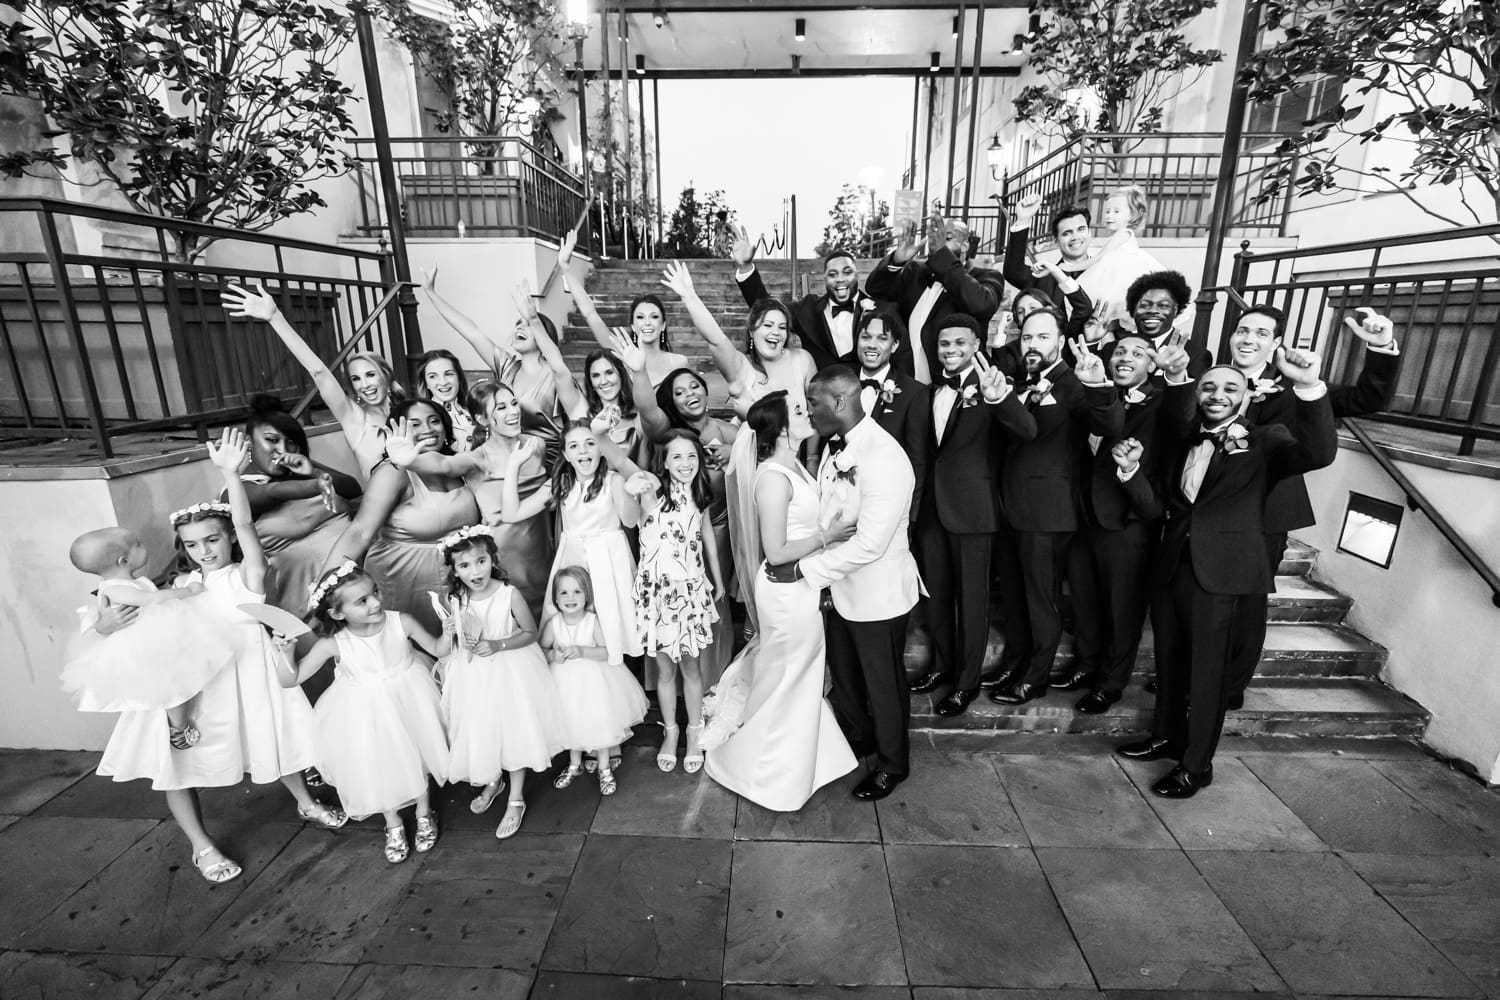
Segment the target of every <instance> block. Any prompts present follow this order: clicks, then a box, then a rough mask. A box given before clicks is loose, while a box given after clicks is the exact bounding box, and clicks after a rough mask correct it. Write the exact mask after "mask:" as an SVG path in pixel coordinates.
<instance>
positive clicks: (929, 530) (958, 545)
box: [912, 313, 1036, 716]
mask: <svg viewBox="0 0 1500 1000" xmlns="http://www.w3.org/2000/svg"><path fill="white" fill-rule="evenodd" d="M982 337H983V333H982V332H981V328H980V325H979V323H978V322H977V321H976V320H975V319H974V318H973V317H971V316H965V315H963V314H962V313H953V314H950V315H949V316H948V317H946V318H945V319H944V320H943V323H942V326H941V328H940V329H939V330H938V333H937V356H938V361H939V363H940V364H941V366H942V368H941V372H942V374H941V375H940V376H939V377H938V378H937V380H936V381H935V382H934V383H933V385H932V386H931V388H930V390H929V391H928V392H927V393H926V394H925V396H926V403H927V408H928V411H929V412H930V414H931V417H932V423H931V427H932V432H931V433H930V434H929V435H928V438H927V484H926V486H925V487H924V488H923V490H922V507H921V511H920V513H919V514H918V515H917V557H918V561H919V565H920V566H921V567H922V580H923V582H924V583H926V585H927V595H928V599H927V605H926V607H927V632H928V636H929V638H930V639H931V643H932V665H931V667H930V668H929V669H928V671H927V673H926V674H924V675H922V676H921V677H919V678H918V679H917V680H916V681H915V682H913V684H912V690H913V691H931V690H933V689H934V688H936V687H939V686H941V685H944V684H951V685H952V690H951V691H950V692H949V693H948V694H947V696H946V697H944V698H943V699H942V700H941V701H939V702H938V704H937V709H936V711H937V713H938V714H939V715H943V716H954V715H960V714H962V713H963V712H964V711H965V710H966V709H967V708H968V707H969V703H970V702H972V701H973V700H974V698H975V697H977V696H978V694H979V675H980V671H981V670H982V669H983V668H984V651H985V645H986V643H987V642H988V639H989V627H990V626H989V610H990V608H989V605H990V550H991V548H992V545H993V539H994V533H995V531H996V530H997V529H998V528H999V527H1000V505H999V458H1000V452H1001V449H1002V448H1003V447H1004V446H1005V443H1006V442H1008V441H1013V440H1014V441H1027V440H1030V439H1031V438H1032V436H1033V435H1035V433H1036V421H1035V419H1034V418H1033V417H1032V415H1031V414H1030V413H1028V412H1027V411H1026V409H1025V408H1024V407H1023V406H1022V405H1021V404H1020V402H1019V401H1018V400H1017V399H1016V394H1015V393H1014V392H1013V391H1012V390H1011V385H1010V382H1009V381H1008V380H1007V379H1006V377H1005V375H1004V374H1003V373H1002V372H1001V371H1000V370H999V369H998V368H995V367H993V366H991V365H990V363H989V362H988V361H987V360H986V359H985V357H984V355H983V354H981V353H980V352H979V344H980V340H981V338H982Z"/></svg>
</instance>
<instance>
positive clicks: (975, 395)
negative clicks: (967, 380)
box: [958, 384, 979, 410]
mask: <svg viewBox="0 0 1500 1000" xmlns="http://www.w3.org/2000/svg"><path fill="white" fill-rule="evenodd" d="M978 405H979V386H977V385H972V384H971V385H966V386H964V388H963V391H962V392H960V393H959V394H958V408H959V409H961V410H967V409H968V408H969V407H971V406H978Z"/></svg>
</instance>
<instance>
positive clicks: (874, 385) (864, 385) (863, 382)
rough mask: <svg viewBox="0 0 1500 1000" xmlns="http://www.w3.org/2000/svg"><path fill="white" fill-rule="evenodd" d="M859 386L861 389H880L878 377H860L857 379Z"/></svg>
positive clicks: (877, 390)
mask: <svg viewBox="0 0 1500 1000" xmlns="http://www.w3.org/2000/svg"><path fill="white" fill-rule="evenodd" d="M859 387H860V388H861V389H874V390H875V391H876V392H879V391H880V389H881V386H880V379H878V378H862V379H860V380H859Z"/></svg>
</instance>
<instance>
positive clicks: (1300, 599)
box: [1268, 560, 1354, 623]
mask: <svg viewBox="0 0 1500 1000" xmlns="http://www.w3.org/2000/svg"><path fill="white" fill-rule="evenodd" d="M1285 564H1286V560H1283V565H1285ZM1293 565H1295V562H1294V563H1293ZM1353 604H1354V601H1353V600H1351V599H1350V598H1349V597H1347V596H1345V595H1344V594H1341V593H1339V592H1338V591H1337V590H1334V589H1333V588H1332V587H1330V586H1328V585H1327V584H1325V583H1319V582H1318V581H1316V580H1314V579H1312V578H1311V577H1309V576H1306V575H1292V574H1287V575H1283V576H1278V577H1277V578H1276V593H1274V594H1272V595H1271V604H1270V608H1269V615H1268V620H1269V621H1273V622H1328V623H1338V622H1342V621H1343V620H1344V616H1345V615H1347V614H1348V613H1349V608H1350V607H1352V606H1353Z"/></svg>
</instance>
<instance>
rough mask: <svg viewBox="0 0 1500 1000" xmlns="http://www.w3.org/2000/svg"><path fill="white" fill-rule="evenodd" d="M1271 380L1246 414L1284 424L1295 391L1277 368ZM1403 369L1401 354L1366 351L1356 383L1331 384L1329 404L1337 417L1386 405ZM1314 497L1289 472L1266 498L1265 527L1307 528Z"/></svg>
mask: <svg viewBox="0 0 1500 1000" xmlns="http://www.w3.org/2000/svg"><path fill="white" fill-rule="evenodd" d="M1268 371H1270V372H1273V373H1275V375H1276V377H1275V379H1273V380H1272V381H1274V382H1275V384H1276V385H1277V386H1278V387H1279V388H1278V389H1277V391H1275V392H1271V393H1268V394H1266V395H1265V396H1264V397H1263V398H1261V399H1260V400H1255V399H1254V398H1252V399H1251V402H1250V405H1249V407H1247V408H1246V410H1245V417H1246V419H1248V420H1249V421H1250V422H1251V423H1252V424H1284V423H1287V422H1288V421H1289V420H1291V419H1292V412H1293V410H1295V409H1296V400H1297V396H1296V393H1294V392H1292V390H1291V388H1290V386H1289V385H1288V383H1287V381H1286V379H1285V378H1284V377H1283V376H1282V374H1281V372H1279V371H1277V370H1276V369H1275V368H1270V369H1268ZM1400 371H1401V357H1400V355H1397V354H1386V353H1384V352H1382V351H1366V352H1365V365H1364V368H1362V369H1361V370H1360V373H1359V378H1358V379H1356V380H1355V382H1354V384H1353V385H1330V386H1329V387H1328V400H1329V404H1330V405H1331V406H1332V407H1333V416H1334V418H1335V419H1337V420H1342V419H1343V418H1344V417H1361V416H1364V415H1365V414H1367V413H1377V412H1379V411H1380V410H1383V409H1385V407H1386V406H1387V405H1389V404H1390V401H1391V393H1393V392H1395V390H1396V376H1397V375H1398V374H1399V373H1400ZM1316 520H1317V519H1316V518H1314V517H1313V510H1312V501H1311V500H1310V499H1309V498H1308V496H1307V484H1306V483H1305V482H1304V481H1303V479H1302V477H1301V476H1300V475H1298V476H1288V477H1287V478H1286V479H1283V480H1281V481H1280V482H1278V483H1277V484H1276V485H1275V486H1274V487H1273V488H1272V490H1271V495H1270V496H1269V497H1267V498H1266V531H1267V532H1269V533H1271V534H1285V533H1286V532H1288V531H1293V530H1295V529H1297V528H1306V527H1308V526H1309V525H1311V524H1313V523H1315V522H1316Z"/></svg>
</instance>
